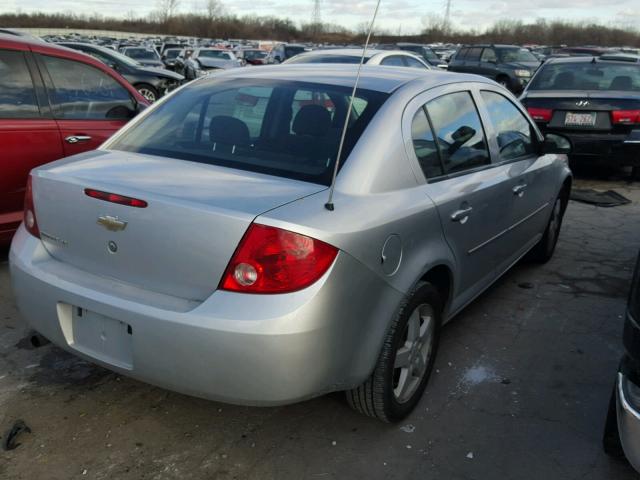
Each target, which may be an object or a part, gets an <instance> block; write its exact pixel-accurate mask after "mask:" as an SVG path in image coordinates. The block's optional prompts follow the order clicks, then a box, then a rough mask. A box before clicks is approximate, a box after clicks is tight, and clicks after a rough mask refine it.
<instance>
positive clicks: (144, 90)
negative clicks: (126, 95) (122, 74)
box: [138, 87, 157, 103]
mask: <svg viewBox="0 0 640 480" xmlns="http://www.w3.org/2000/svg"><path fill="white" fill-rule="evenodd" d="M138 93H139V94H140V95H142V96H143V97H144V98H146V99H147V100H149V101H150V102H152V103H153V102H155V101H156V100H157V98H156V94H155V92H152V91H151V90H149V89H148V88H145V87H142V88H139V89H138Z"/></svg>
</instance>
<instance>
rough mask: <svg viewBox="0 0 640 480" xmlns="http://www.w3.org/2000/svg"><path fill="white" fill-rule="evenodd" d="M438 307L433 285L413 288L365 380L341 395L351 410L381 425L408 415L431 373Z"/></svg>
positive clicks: (439, 303)
mask: <svg viewBox="0 0 640 480" xmlns="http://www.w3.org/2000/svg"><path fill="white" fill-rule="evenodd" d="M442 306H443V302H442V298H441V297H440V294H439V292H438V290H437V289H436V288H435V287H434V286H433V285H431V284H430V283H427V282H420V283H419V284H418V285H417V286H416V288H415V289H414V291H413V293H412V294H411V295H410V296H409V298H408V300H407V301H406V303H405V304H404V306H403V307H402V308H401V310H400V312H399V313H398V315H397V317H396V318H395V320H394V321H393V323H392V324H391V327H390V328H389V331H388V332H387V335H386V337H385V339H384V344H383V345H382V350H381V352H380V356H379V357H378V362H377V363H376V366H375V369H374V371H373V373H372V374H371V376H370V377H369V379H367V380H366V381H365V382H364V383H363V384H362V385H360V386H358V387H356V388H354V389H353V390H349V391H347V392H345V393H346V396H347V402H348V403H349V405H350V406H351V408H353V409H354V410H356V411H357V412H360V413H362V414H364V415H367V416H369V417H374V418H378V419H379V420H382V421H384V422H397V421H400V420H402V419H403V418H405V417H406V416H407V415H409V414H410V413H411V411H412V410H413V409H414V408H415V406H416V405H417V404H418V402H419V401H420V399H421V397H422V394H423V393H424V390H425V388H426V387H427V383H428V381H429V377H430V376H431V372H432V370H433V365H434V362H435V358H436V354H437V351H438V340H439V333H440V324H441V312H442Z"/></svg>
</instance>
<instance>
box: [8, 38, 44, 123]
mask: <svg viewBox="0 0 640 480" xmlns="http://www.w3.org/2000/svg"><path fill="white" fill-rule="evenodd" d="M39 115H40V112H39V110H38V102H37V101H36V94H35V89H34V87H33V81H32V80H31V74H30V73H29V69H28V68H27V62H26V60H25V58H24V54H23V53H22V52H16V51H11V50H0V118H37V117H38V116H39Z"/></svg>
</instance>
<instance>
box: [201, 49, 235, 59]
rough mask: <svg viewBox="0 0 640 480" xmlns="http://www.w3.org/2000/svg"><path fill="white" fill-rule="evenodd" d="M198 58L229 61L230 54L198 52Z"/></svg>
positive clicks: (213, 51) (215, 51) (218, 51)
mask: <svg viewBox="0 0 640 480" xmlns="http://www.w3.org/2000/svg"><path fill="white" fill-rule="evenodd" d="M198 57H200V58H220V59H222V60H231V54H230V53H229V52H223V51H221V50H200V53H198Z"/></svg>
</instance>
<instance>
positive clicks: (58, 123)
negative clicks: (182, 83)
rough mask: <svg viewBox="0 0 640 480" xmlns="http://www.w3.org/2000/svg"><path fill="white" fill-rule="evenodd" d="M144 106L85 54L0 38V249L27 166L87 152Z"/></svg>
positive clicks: (17, 210)
mask: <svg viewBox="0 0 640 480" xmlns="http://www.w3.org/2000/svg"><path fill="white" fill-rule="evenodd" d="M146 105H148V102H147V101H146V100H145V99H144V98H143V97H142V96H141V95H140V94H139V93H138V92H137V91H136V90H135V89H134V88H133V87H132V86H131V85H130V84H129V83H127V81H126V80H125V79H124V78H123V77H121V76H120V75H119V74H118V73H116V72H115V71H113V70H111V69H110V68H109V67H107V66H106V65H104V64H103V63H101V62H99V61H98V60H95V59H93V58H92V57H90V56H88V55H85V54H82V53H79V52H76V51H72V50H69V49H66V48H63V47H57V46H54V45H51V44H47V43H45V42H43V41H39V40H37V39H30V38H27V37H18V36H13V35H7V34H0V246H2V245H7V244H9V243H10V241H11V238H12V237H13V233H14V232H15V230H16V228H17V227H18V225H19V224H20V221H21V220H22V209H23V199H24V190H25V186H26V183H27V176H28V174H29V171H30V170H31V169H32V168H34V167H37V166H38V165H42V164H44V163H47V162H51V161H53V160H58V159H60V158H62V157H66V156H69V155H73V154H76V153H80V152H84V151H86V150H93V149H95V148H96V147H98V146H99V145H100V144H101V143H103V142H104V141H105V140H106V139H107V138H109V137H110V136H111V135H113V134H114V133H115V132H116V131H117V130H118V129H119V128H120V127H122V126H123V125H124V124H125V123H127V122H128V121H129V120H130V119H131V118H132V117H133V116H135V115H136V114H137V113H138V112H139V111H140V110H141V109H142V108H144V107H145V106H146Z"/></svg>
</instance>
